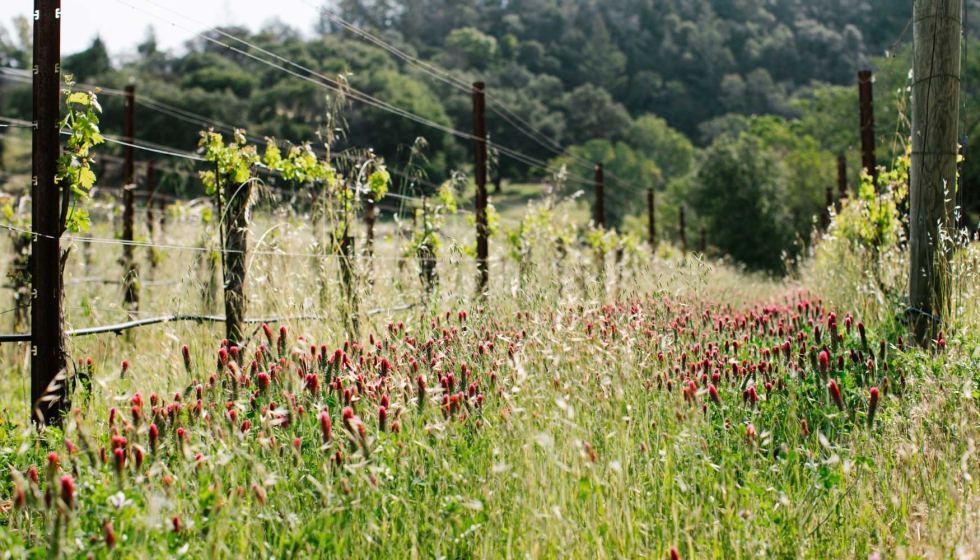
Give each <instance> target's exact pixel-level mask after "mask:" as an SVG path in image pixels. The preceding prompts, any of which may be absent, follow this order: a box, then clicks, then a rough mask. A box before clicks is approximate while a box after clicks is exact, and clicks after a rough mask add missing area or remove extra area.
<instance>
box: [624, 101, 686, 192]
mask: <svg viewBox="0 0 980 560" xmlns="http://www.w3.org/2000/svg"><path fill="white" fill-rule="evenodd" d="M629 143H630V145H631V146H632V147H633V148H634V149H636V151H637V152H638V153H640V154H642V155H643V156H644V157H646V158H649V159H652V160H653V161H654V162H656V164H657V167H659V168H660V170H661V172H662V173H663V179H664V181H670V180H672V179H675V178H678V177H683V176H684V175H687V174H688V173H690V172H691V169H692V167H693V165H694V146H693V145H692V144H691V141H690V140H688V139H687V137H686V136H684V135H683V134H681V133H680V132H679V131H677V130H674V129H673V128H671V127H670V125H668V124H667V121H666V120H664V119H662V118H660V117H658V116H656V115H651V114H647V115H643V116H641V117H640V118H638V119H636V121H634V122H633V128H632V130H631V131H630V135H629Z"/></svg>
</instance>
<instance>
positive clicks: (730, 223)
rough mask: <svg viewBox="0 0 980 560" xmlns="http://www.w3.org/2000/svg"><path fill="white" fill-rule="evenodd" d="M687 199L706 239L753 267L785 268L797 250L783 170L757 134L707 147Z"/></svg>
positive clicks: (798, 246)
mask: <svg viewBox="0 0 980 560" xmlns="http://www.w3.org/2000/svg"><path fill="white" fill-rule="evenodd" d="M691 204H692V206H693V208H694V209H695V211H696V212H697V213H698V216H699V217H700V218H701V219H702V220H704V222H705V223H706V224H707V227H708V243H709V244H711V245H712V246H715V247H718V248H719V249H721V250H722V251H724V252H725V253H726V254H728V255H731V257H732V258H733V259H735V260H736V261H737V262H740V263H742V264H744V265H746V266H747V267H748V268H750V269H752V270H765V271H769V272H773V273H777V274H781V273H784V272H786V271H787V269H786V260H787V259H792V258H794V257H796V256H797V255H799V253H800V249H801V243H800V242H799V239H798V237H797V233H796V232H795V231H794V229H793V227H792V222H793V220H792V211H791V200H790V193H789V189H788V186H787V183H786V169H785V168H784V167H783V165H782V164H781V163H780V162H779V160H778V159H777V157H776V155H775V154H774V153H773V152H772V150H770V149H768V148H767V147H766V145H765V143H764V142H763V140H762V139H760V138H759V137H757V136H754V135H751V134H743V135H741V136H739V137H738V138H737V139H732V138H729V137H721V138H719V139H717V140H716V141H715V142H714V143H713V144H712V145H711V147H709V148H708V149H707V150H706V151H705V154H704V157H703V161H702V164H701V169H700V170H699V171H698V175H697V179H696V181H695V182H694V186H693V188H692V191H691ZM688 237H689V239H690V238H691V237H690V236H688ZM689 245H690V242H689Z"/></svg>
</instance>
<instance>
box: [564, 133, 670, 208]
mask: <svg viewBox="0 0 980 560" xmlns="http://www.w3.org/2000/svg"><path fill="white" fill-rule="evenodd" d="M567 153H568V155H567V156H560V157H557V158H555V159H553V160H552V162H551V165H552V166H553V167H555V168H558V167H562V166H565V167H567V168H568V170H569V172H571V173H574V174H575V175H577V176H579V177H586V178H591V177H592V176H593V167H592V165H591V163H592V162H600V163H602V164H603V165H604V168H605V184H606V187H605V194H606V198H605V200H606V204H605V207H606V216H605V217H606V222H607V225H608V226H610V227H616V226H619V225H620V224H621V223H622V221H623V218H625V216H626V215H627V214H630V213H634V212H640V211H642V209H643V208H646V196H645V194H646V191H639V192H637V189H642V188H644V187H655V186H659V185H662V184H663V174H662V173H661V171H660V168H659V167H658V166H657V163H656V162H655V161H654V160H653V159H648V158H647V157H645V156H644V155H643V154H642V153H639V152H637V151H635V150H633V149H632V148H630V146H629V145H628V144H626V143H625V142H615V143H613V142H610V141H607V140H592V141H590V142H587V143H586V144H585V145H583V146H572V147H570V148H568V150H567ZM584 187H585V185H582V184H581V183H580V182H576V183H573V184H570V185H569V187H568V188H573V189H575V190H577V189H582V188H584ZM590 192H591V191H590Z"/></svg>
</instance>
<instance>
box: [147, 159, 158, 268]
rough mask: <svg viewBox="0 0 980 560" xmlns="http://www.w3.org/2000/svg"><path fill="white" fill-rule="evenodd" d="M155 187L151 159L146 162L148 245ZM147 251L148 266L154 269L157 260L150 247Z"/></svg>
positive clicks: (152, 219)
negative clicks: (148, 256)
mask: <svg viewBox="0 0 980 560" xmlns="http://www.w3.org/2000/svg"><path fill="white" fill-rule="evenodd" d="M156 187H157V185H156V177H154V171H153V160H152V159H151V160H148V161H147V162H146V190H147V196H146V227H147V229H148V231H149V239H150V243H153V221H154V219H155V216H154V215H153V203H154V202H156V201H155V200H153V199H154V198H155V195H156ZM149 250H150V266H151V267H153V268H156V267H157V259H156V256H155V255H154V252H153V247H150V248H149Z"/></svg>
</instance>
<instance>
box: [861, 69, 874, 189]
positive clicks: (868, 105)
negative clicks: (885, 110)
mask: <svg viewBox="0 0 980 560" xmlns="http://www.w3.org/2000/svg"><path fill="white" fill-rule="evenodd" d="M873 97H874V96H873V94H872V86H871V70H861V71H860V72H858V100H859V113H860V119H861V166H862V167H863V168H864V170H865V172H866V173H867V174H868V175H870V176H871V184H873V185H874V187H875V191H877V190H878V166H877V164H876V163H875V108H874V100H873Z"/></svg>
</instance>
